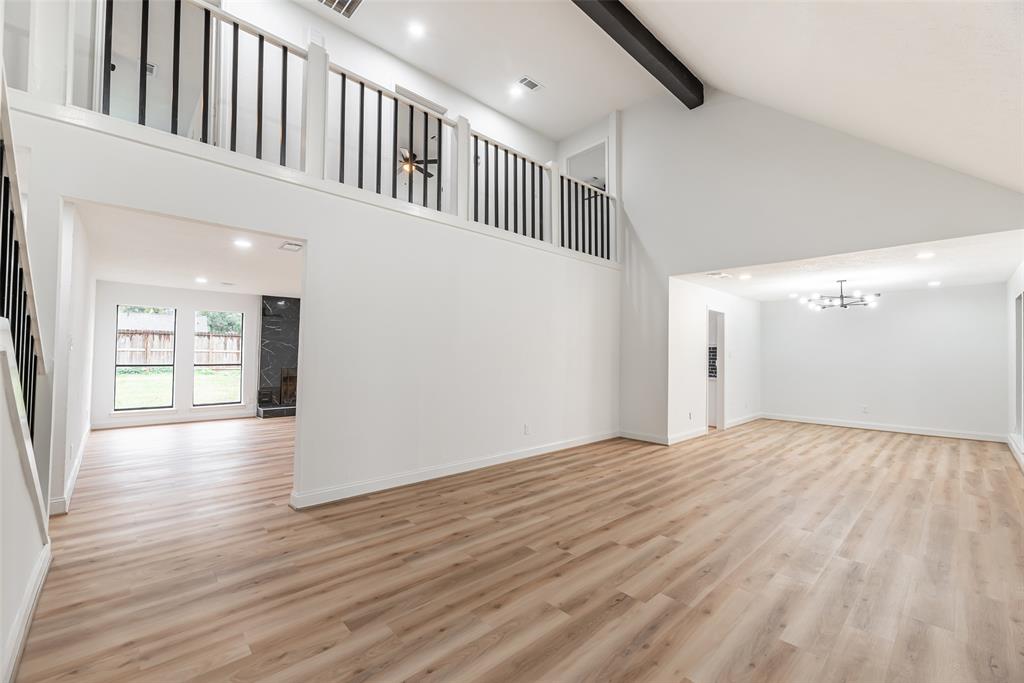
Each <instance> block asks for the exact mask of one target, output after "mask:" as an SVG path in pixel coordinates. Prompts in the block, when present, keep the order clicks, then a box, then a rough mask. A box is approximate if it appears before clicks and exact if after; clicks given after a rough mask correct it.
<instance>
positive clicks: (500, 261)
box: [15, 98, 621, 505]
mask: <svg viewBox="0 0 1024 683" xmlns="http://www.w3.org/2000/svg"><path fill="white" fill-rule="evenodd" d="M22 102H23V103H25V102H26V100H25V99H24V98H22ZM26 106H28V107H33V105H32V104H31V103H27V104H26ZM16 109H17V107H16ZM33 110H34V113H33V112H27V111H24V110H21V111H16V112H15V117H16V122H15V126H16V127H17V130H18V133H19V140H23V141H24V144H25V145H27V146H29V147H30V148H32V150H33V154H34V157H33V161H34V165H33V168H34V169H35V170H37V171H38V173H37V174H36V175H34V177H33V183H34V184H33V200H32V204H31V207H32V208H31V209H30V211H34V213H33V222H32V224H31V225H32V227H31V228H30V233H29V239H30V240H33V243H32V248H33V249H35V245H36V244H37V243H38V244H43V245H45V244H46V243H48V242H51V241H52V240H53V239H54V238H53V236H52V235H51V234H49V233H50V232H51V231H55V230H56V225H57V223H58V221H57V217H58V215H59V213H58V211H57V207H58V206H59V204H60V201H61V197H69V196H70V197H75V198H79V199H81V200H83V201H93V202H96V203H101V204H111V205H114V206H123V207H126V208H130V209H138V210H144V211H151V212H155V213H162V214H166V215H171V216H177V217H180V218H184V219H189V220H195V221H200V222H203V223H212V224H215V225H220V226H227V227H232V228H238V229H245V230H253V231H259V232H265V233H269V234H273V235H279V236H288V237H295V238H298V239H301V240H304V241H305V243H306V269H305V281H304V287H303V302H302V330H301V340H300V360H299V378H298V386H299V391H298V394H299V395H298V403H299V406H298V411H299V414H298V420H297V437H296V479H295V486H296V490H295V497H294V498H293V502H295V503H296V504H297V505H306V504H312V503H316V502H325V501H327V500H331V499H334V498H341V497H343V496H346V495H353V494H355V493H361V492H364V491H368V490H374V489H382V488H387V487H390V486H394V485H397V484H402V483H407V482H409V481H415V480H417V479H426V478H429V477H433V476H438V475H441V474H447V473H450V472H454V471H459V470H462V469H470V468H473V467H478V466H481V465H485V464H492V463H494V462H499V461H501V460H507V459H511V458H516V457H522V456H526V455H532V454H536V453H539V452H544V451H548V450H554V449H557V448H560V447H564V446H568V445H570V444H574V443H580V442H584V441H593V440H597V439H601V438H606V437H609V436H612V435H616V434H618V432H619V330H620V325H619V292H620V280H621V269H620V267H619V266H618V265H616V264H610V263H607V262H604V261H599V260H598V259H594V258H591V257H587V256H582V255H579V254H576V253H574V252H569V251H567V250H563V249H560V248H556V247H553V246H551V245H549V244H546V243H542V242H539V241H538V240H531V239H529V238H525V237H521V236H518V235H513V234H509V233H506V232H505V231H504V230H495V229H494V228H489V227H486V226H482V225H478V224H472V223H470V222H467V221H462V220H459V219H458V218H455V217H452V216H447V215H442V214H438V213H437V212H434V211H429V210H423V209H422V208H419V207H416V206H411V205H408V204H406V203H404V202H398V201H394V200H391V199H390V198H382V197H377V196H374V195H372V194H371V193H368V192H361V191H359V190H355V189H353V188H350V187H347V186H343V185H340V184H338V183H332V182H327V181H320V180H315V179H311V178H309V177H308V176H304V175H302V174H300V173H297V172H295V171H293V170H291V169H282V168H279V167H276V166H274V165H273V164H268V163H263V162H259V161H257V160H254V159H250V158H248V157H244V156H242V155H238V154H232V153H231V152H228V151H225V150H220V149H215V148H211V147H209V146H208V145H202V144H200V143H197V142H194V141H189V140H182V139H178V138H174V137H173V136H170V135H167V134H162V133H159V132H158V131H152V130H148V129H145V128H143V127H140V126H135V125H132V124H128V123H125V122H123V121H117V120H113V119H110V118H105V117H101V116H99V115H93V114H89V113H88V112H70V111H68V110H65V109H60V108H47V107H42V109H38V108H35V107H33ZM139 139H141V140H144V142H145V144H142V143H140V142H139V141H138V140H139ZM67 150H75V153H74V154H69V153H68V152H67ZM140 168H144V169H146V173H144V174H143V173H139V172H138V169H140ZM43 169H45V171H44V170H43ZM167 187H174V188H175V192H173V193H171V192H167V191H166V188H167ZM211 188H214V189H211ZM33 231H34V232H33ZM35 240H38V241H35ZM33 253H38V254H40V255H41V256H40V262H39V263H38V264H37V263H36V262H35V261H34V262H33V267H34V268H35V272H37V273H39V274H40V277H44V276H54V275H55V273H56V263H54V262H50V261H48V260H47V258H46V257H47V254H49V252H48V251H46V250H40V251H39V252H33ZM41 289H43V290H44V293H43V295H42V296H41V298H40V301H41V303H40V311H41V312H42V314H43V315H44V316H50V319H51V320H52V316H53V315H54V305H53V298H52V287H51V288H41ZM47 289H48V290H49V291H46V290H47ZM102 297H103V295H102V287H98V289H97V310H98V311H101V310H106V314H105V315H107V316H109V318H108V320H107V322H104V321H102V320H100V319H99V318H98V319H97V323H96V330H97V335H96V349H97V352H96V353H97V363H96V366H97V370H96V374H95V376H94V382H93V385H94V394H95V392H96V387H98V385H99V382H100V381H102V382H104V384H105V385H106V386H108V387H109V386H110V385H112V378H113V370H112V368H111V366H110V364H111V363H112V359H113V337H112V335H113V324H112V321H113V315H114V313H113V305H114V304H115V302H114V301H113V300H104V299H103V298H102ZM120 303H125V302H123V301H122V302H120ZM141 303H146V304H158V303H160V302H158V301H156V302H154V301H148V300H146V301H142V302H141ZM204 305H205V304H204ZM101 334H105V335H108V336H107V337H106V339H101V338H100V337H101ZM182 339H183V338H182V337H179V344H181V343H182ZM104 349H109V350H110V351H109V353H107V354H106V355H105V358H106V361H105V363H104V364H103V365H105V367H101V363H99V359H101V358H104V354H105V351H104ZM179 349H180V350H179V354H182V353H187V350H186V348H185V347H179ZM108 405H109V403H105V404H104V406H103V407H101V406H100V405H99V402H98V401H96V400H95V399H94V405H93V424H94V425H98V424H99V420H101V419H103V418H105V417H106V416H108V414H109V408H106V407H105V406H108ZM524 425H525V428H524ZM527 431H528V432H529V433H524V432H527Z"/></svg>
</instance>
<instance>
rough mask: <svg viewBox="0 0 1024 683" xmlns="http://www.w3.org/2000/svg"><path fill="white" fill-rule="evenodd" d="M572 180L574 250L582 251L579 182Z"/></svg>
mask: <svg viewBox="0 0 1024 683" xmlns="http://www.w3.org/2000/svg"><path fill="white" fill-rule="evenodd" d="M571 182H572V208H573V224H574V226H575V229H576V251H583V242H582V239H581V238H582V237H583V235H582V234H581V233H582V231H581V229H580V228H581V227H582V226H581V225H580V184H579V183H577V182H576V181H575V180H573V181H571Z"/></svg>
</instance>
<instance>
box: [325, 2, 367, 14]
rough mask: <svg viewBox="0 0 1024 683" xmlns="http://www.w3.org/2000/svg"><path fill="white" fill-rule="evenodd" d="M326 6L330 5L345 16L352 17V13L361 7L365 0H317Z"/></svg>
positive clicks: (329, 6)
mask: <svg viewBox="0 0 1024 683" xmlns="http://www.w3.org/2000/svg"><path fill="white" fill-rule="evenodd" d="M317 1H318V2H319V3H320V4H321V5H323V6H324V7H328V8H330V9H332V10H334V11H335V12H337V13H338V14H340V15H341V16H343V17H346V18H348V17H351V16H352V13H353V12H355V11H356V9H357V8H358V7H359V3H361V2H362V1H363V0H317Z"/></svg>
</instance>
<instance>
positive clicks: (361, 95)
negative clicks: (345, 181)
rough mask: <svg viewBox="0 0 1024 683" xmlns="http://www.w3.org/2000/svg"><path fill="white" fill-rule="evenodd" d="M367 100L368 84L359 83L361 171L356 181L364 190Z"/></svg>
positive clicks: (358, 159)
mask: <svg viewBox="0 0 1024 683" xmlns="http://www.w3.org/2000/svg"><path fill="white" fill-rule="evenodd" d="M365 100H366V83H363V82H362V81H359V144H358V145H357V146H356V149H357V150H358V151H357V154H356V160H357V163H358V165H359V170H358V172H357V173H356V181H357V183H358V185H359V189H360V190H361V189H363V128H364V126H363V123H364V119H365V118H366V116H365V112H364V111H363V110H364V109H365V104H364V103H365Z"/></svg>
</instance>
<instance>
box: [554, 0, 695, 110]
mask: <svg viewBox="0 0 1024 683" xmlns="http://www.w3.org/2000/svg"><path fill="white" fill-rule="evenodd" d="M573 2H574V3H575V4H576V6H577V7H579V8H580V9H581V10H583V13H584V14H586V15H587V16H588V17H590V18H591V19H592V20H593V21H594V23H595V24H597V25H598V26H600V27H601V28H602V29H604V32H605V33H607V34H608V35H609V36H611V37H612V40H614V41H615V42H616V43H618V44H619V45H620V46H621V47H622V49H623V50H625V51H626V52H628V53H629V54H630V56H631V57H633V59H635V60H636V61H637V62H639V63H640V65H641V66H642V67H644V68H645V69H647V71H649V72H650V73H651V75H652V76H654V77H655V78H657V79H658V81H659V82H660V83H661V84H662V85H664V86H665V87H666V88H668V91H669V92H670V93H672V94H673V95H675V96H676V97H677V98H679V101H680V102H682V103H683V104H685V105H686V106H687V107H689V108H690V109H694V108H696V107H699V106H700V105H701V104H703V103H704V84H703V83H701V82H700V79H699V78H697V77H696V76H694V75H693V73H692V72H691V71H690V70H689V69H687V68H686V65H685V64H683V63H682V62H681V61H679V59H677V58H676V56H675V55H674V54H672V53H671V52H670V51H669V49H668V48H667V47H665V46H664V45H662V44H661V42H660V41H659V40H658V39H657V38H655V37H654V34H653V33H651V32H650V31H648V30H647V27H646V26H644V25H643V24H642V23H640V20H639V19H637V18H636V17H635V16H633V13H632V12H630V11H629V10H628V9H626V6H625V5H623V4H622V3H621V2H619V0H573Z"/></svg>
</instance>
